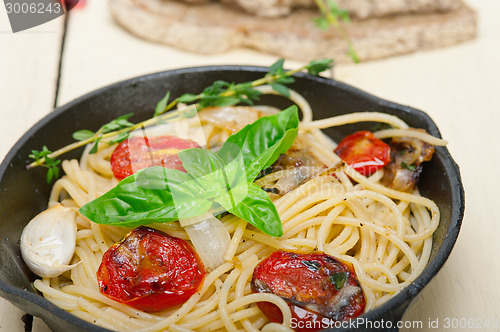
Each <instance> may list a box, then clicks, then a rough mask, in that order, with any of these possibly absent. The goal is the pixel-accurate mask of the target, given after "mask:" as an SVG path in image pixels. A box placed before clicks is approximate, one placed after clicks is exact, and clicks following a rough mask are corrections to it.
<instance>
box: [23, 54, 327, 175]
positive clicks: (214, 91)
mask: <svg viewBox="0 0 500 332" xmlns="http://www.w3.org/2000/svg"><path fill="white" fill-rule="evenodd" d="M332 63H333V60H331V59H319V60H313V61H311V62H309V63H308V64H307V65H304V66H302V67H300V68H298V69H295V70H285V69H284V68H283V64H284V60H283V59H280V60H278V61H277V62H276V63H274V64H273V65H271V67H270V68H269V71H268V73H266V75H264V77H262V78H260V79H257V80H255V81H252V82H245V83H229V82H225V81H215V82H214V83H213V84H212V85H210V86H209V87H207V88H205V89H204V90H203V91H202V92H201V93H199V94H196V95H195V94H190V93H186V94H183V95H181V96H180V97H177V98H175V99H173V100H172V101H169V99H170V96H171V93H170V92H167V94H166V95H165V96H164V97H163V98H162V99H161V100H160V101H159V102H158V103H157V105H156V108H155V112H154V116H153V117H152V118H150V119H147V120H145V121H142V122H139V123H136V124H134V123H131V122H129V121H128V119H129V118H130V117H131V116H132V113H130V114H125V115H122V116H120V117H118V118H116V119H114V120H112V121H110V122H108V123H107V124H105V125H104V126H102V127H101V128H99V130H97V131H96V132H92V131H91V130H86V129H84V130H79V131H77V132H75V133H73V138H74V139H75V142H74V143H72V144H69V145H67V146H65V147H63V148H61V149H58V150H56V151H54V152H52V151H50V150H49V149H48V148H47V147H46V146H44V147H43V149H42V151H33V152H32V154H31V155H30V156H29V157H30V158H31V159H34V161H33V162H32V163H30V164H29V165H28V166H27V168H28V169H30V168H33V167H38V166H43V167H47V168H48V170H49V173H47V181H48V182H51V181H52V180H53V179H56V178H57V177H58V175H59V169H58V165H59V163H60V160H57V159H56V158H57V157H59V156H61V155H63V154H65V153H67V152H69V151H72V150H75V149H77V148H80V147H82V146H85V145H87V144H90V143H94V145H93V147H92V149H91V151H90V153H95V152H97V146H98V143H99V142H104V143H108V144H114V143H118V142H121V141H123V140H125V139H126V138H127V137H128V135H129V134H130V133H131V132H133V131H134V130H136V129H139V128H144V127H148V126H151V125H154V124H158V123H165V122H168V121H171V120H172V119H176V118H182V117H183V116H184V115H185V114H187V113H188V112H190V111H193V110H199V109H202V108H205V107H209V106H231V105H236V104H247V105H253V103H254V102H255V101H257V100H258V99H259V96H260V95H261V92H260V91H259V90H257V89H255V87H257V86H260V85H265V84H269V85H271V87H272V88H273V89H274V90H275V91H276V92H278V93H280V94H282V95H284V96H288V95H289V90H288V87H287V86H286V85H287V84H291V83H293V82H294V81H295V80H294V78H293V77H292V76H293V75H294V74H296V73H299V72H303V71H305V72H307V73H309V74H310V75H314V76H317V75H319V74H320V73H321V72H323V71H325V70H328V69H330V68H331V67H332ZM179 103H189V104H191V105H190V106H189V107H186V108H181V109H178V110H175V111H172V109H173V108H174V107H176V106H177V105H178V104H179ZM169 111H171V112H169ZM167 112H168V113H167ZM49 174H50V176H49Z"/></svg>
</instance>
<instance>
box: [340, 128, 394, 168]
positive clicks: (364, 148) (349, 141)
mask: <svg viewBox="0 0 500 332" xmlns="http://www.w3.org/2000/svg"><path fill="white" fill-rule="evenodd" d="M334 152H335V153H336V154H337V155H338V156H339V157H340V158H341V159H342V160H343V161H344V162H345V163H346V164H348V165H350V166H351V167H352V168H354V169H355V170H356V171H358V172H359V173H361V174H363V175H365V176H370V175H372V174H373V173H375V172H376V171H378V170H379V169H381V168H382V167H384V166H385V165H387V164H388V163H389V162H390V161H391V148H390V146H389V145H388V144H386V143H384V142H383V141H381V140H379V139H378V138H376V137H375V136H374V135H373V134H372V133H371V132H369V131H366V130H364V131H357V132H355V133H354V134H352V135H349V136H346V137H344V139H342V141H340V143H339V145H338V146H337V148H336V149H335V151H334Z"/></svg>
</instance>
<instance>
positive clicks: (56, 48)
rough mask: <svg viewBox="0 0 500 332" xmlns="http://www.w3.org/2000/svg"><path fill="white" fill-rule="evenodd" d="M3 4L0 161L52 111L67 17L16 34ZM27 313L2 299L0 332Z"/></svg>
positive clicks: (15, 326)
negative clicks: (26, 132) (31, 128)
mask: <svg viewBox="0 0 500 332" xmlns="http://www.w3.org/2000/svg"><path fill="white" fill-rule="evenodd" d="M3 8H5V7H3V4H1V5H0V101H1V106H0V142H1V143H0V160H1V159H3V158H4V156H5V155H6V154H7V152H8V151H9V149H10V148H11V147H12V145H14V143H15V142H16V141H17V140H18V139H19V138H20V137H21V135H22V134H23V133H24V132H25V131H26V130H28V129H29V128H30V127H31V126H32V125H33V124H34V123H36V122H37V121H38V120H39V119H41V118H42V117H43V116H44V115H46V114H47V113H49V112H50V111H52V109H53V105H54V97H55V93H56V82H57V73H58V66H59V54H60V42H61V38H62V31H63V22H64V18H63V17H60V18H57V19H55V20H53V21H51V22H48V23H46V24H43V25H41V26H38V27H35V28H32V29H30V30H26V31H23V32H18V33H15V34H13V33H12V31H11V29H10V25H9V21H8V17H7V13H6V11H5V10H4V9H3ZM23 315H25V313H24V312H23V311H21V310H19V309H18V308H16V307H14V306H13V305H12V304H10V303H9V302H7V301H6V300H4V299H2V298H0V331H2V332H4V331H5V332H11V331H12V332H16V331H24V330H25V326H24V323H23V322H22V320H21V318H22V316H23Z"/></svg>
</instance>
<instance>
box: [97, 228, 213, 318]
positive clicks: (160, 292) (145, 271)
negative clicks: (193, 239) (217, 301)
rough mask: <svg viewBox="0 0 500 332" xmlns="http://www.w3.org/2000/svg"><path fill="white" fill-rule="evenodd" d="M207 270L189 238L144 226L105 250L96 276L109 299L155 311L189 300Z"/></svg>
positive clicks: (200, 283) (199, 286)
mask: <svg viewBox="0 0 500 332" xmlns="http://www.w3.org/2000/svg"><path fill="white" fill-rule="evenodd" d="M205 274H206V271H205V268H204V266H203V263H202V261H201V259H200V258H199V257H198V255H197V254H196V252H195V251H194V249H193V248H192V247H191V246H190V245H189V244H188V243H187V242H186V241H184V240H182V239H179V238H176V237H172V236H169V235H167V234H165V233H163V232H160V231H158V230H155V229H152V228H149V227H144V226H141V227H139V228H136V229H134V230H132V231H131V232H130V233H129V234H128V235H127V236H126V237H125V238H124V239H123V240H122V241H120V242H118V243H115V244H114V245H113V246H111V247H110V248H109V249H108V250H107V251H106V253H104V255H103V257H102V262H101V265H100V266H99V269H98V270H97V280H98V283H99V289H100V291H101V293H102V294H104V295H105V296H107V297H109V298H110V299H113V300H115V301H118V302H120V303H124V304H127V305H129V306H131V307H133V308H136V309H139V310H142V311H145V312H155V311H162V310H165V309H167V308H170V307H173V306H176V305H178V304H181V303H184V302H186V301H187V300H188V299H189V298H190V297H191V295H193V294H194V293H196V292H197V291H198V290H199V289H200V288H201V285H202V283H203V279H204V277H205Z"/></svg>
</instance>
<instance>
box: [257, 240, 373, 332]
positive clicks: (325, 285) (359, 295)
mask: <svg viewBox="0 0 500 332" xmlns="http://www.w3.org/2000/svg"><path fill="white" fill-rule="evenodd" d="M251 288H252V291H253V292H254V293H273V294H276V295H278V296H280V297H281V298H283V299H284V300H285V301H286V302H287V303H288V305H289V306H290V309H291V311H292V320H294V322H295V324H294V325H295V326H293V327H294V329H295V330H296V331H316V330H319V329H321V328H327V327H330V326H333V325H332V323H334V322H335V321H342V320H347V319H350V318H355V317H357V316H359V315H360V314H362V313H363V311H364V309H365V305H366V302H365V298H364V295H363V292H362V290H361V287H360V285H359V282H358V280H357V279H356V274H355V272H354V270H353V268H352V267H351V266H349V265H347V264H345V263H342V262H341V261H339V260H337V259H336V258H334V257H332V256H329V255H326V254H324V253H321V252H314V253H310V254H305V253H298V252H288V251H281V250H279V251H276V252H274V253H273V254H272V255H271V256H269V257H267V258H266V259H264V260H263V261H262V262H260V263H259V264H258V265H257V267H256V268H255V270H254V273H253V276H252V282H251ZM257 306H258V307H259V308H260V310H261V311H262V312H263V313H264V314H265V315H266V316H267V318H269V320H271V321H272V322H276V323H281V322H282V321H283V316H282V314H281V311H280V310H279V309H278V307H277V306H276V305H274V304H272V303H269V302H258V303H257Z"/></svg>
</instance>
